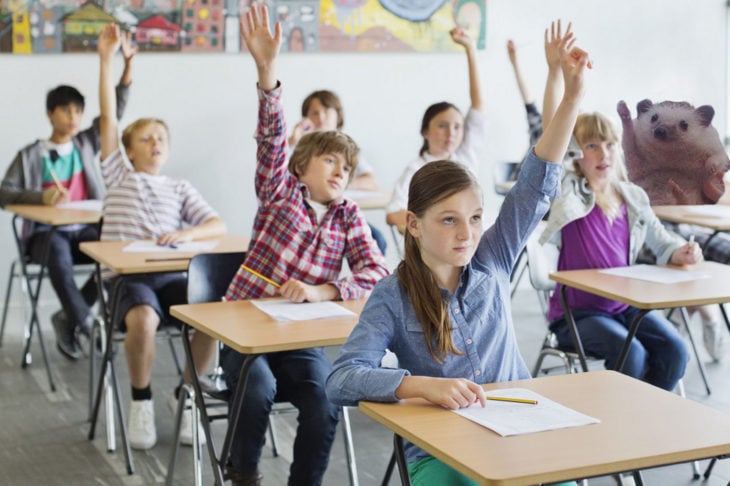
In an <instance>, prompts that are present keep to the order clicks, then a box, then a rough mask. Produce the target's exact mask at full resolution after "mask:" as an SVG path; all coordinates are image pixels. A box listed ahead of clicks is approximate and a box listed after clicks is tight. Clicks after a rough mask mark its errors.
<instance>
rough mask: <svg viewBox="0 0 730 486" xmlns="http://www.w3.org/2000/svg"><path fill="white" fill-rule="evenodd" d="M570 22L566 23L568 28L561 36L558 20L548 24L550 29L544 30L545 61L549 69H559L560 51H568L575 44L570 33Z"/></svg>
mask: <svg viewBox="0 0 730 486" xmlns="http://www.w3.org/2000/svg"><path fill="white" fill-rule="evenodd" d="M572 27H573V24H572V22H568V28H567V29H565V34H563V30H562V27H561V25H560V20H558V21H557V22H555V21H552V22H550V29H545V59H546V60H547V64H548V68H549V69H558V68H560V54H561V50H562V49H567V50H570V49H571V48H572V47H573V43H574V42H575V36H574V35H573V32H571V30H570V29H571V28H572Z"/></svg>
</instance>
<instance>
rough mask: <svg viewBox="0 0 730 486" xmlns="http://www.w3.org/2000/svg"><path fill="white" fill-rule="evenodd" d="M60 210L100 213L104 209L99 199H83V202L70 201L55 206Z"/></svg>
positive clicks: (102, 202)
mask: <svg viewBox="0 0 730 486" xmlns="http://www.w3.org/2000/svg"><path fill="white" fill-rule="evenodd" d="M56 207H57V208H60V209H79V210H82V211H96V212H97V213H100V212H101V211H102V210H103V209H104V201H101V200H99V199H85V200H83V201H70V202H65V203H61V204H56Z"/></svg>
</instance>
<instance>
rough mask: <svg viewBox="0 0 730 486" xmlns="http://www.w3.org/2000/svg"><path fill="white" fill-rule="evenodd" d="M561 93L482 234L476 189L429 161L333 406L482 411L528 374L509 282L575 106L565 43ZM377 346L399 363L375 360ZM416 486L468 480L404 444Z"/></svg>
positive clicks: (577, 66) (553, 179)
mask: <svg viewBox="0 0 730 486" xmlns="http://www.w3.org/2000/svg"><path fill="white" fill-rule="evenodd" d="M562 47H563V49H562V56H561V64H562V69H563V71H564V72H565V84H566V90H565V95H564V96H563V99H562V102H561V104H560V107H559V108H558V110H557V112H556V114H555V117H554V118H553V121H552V123H550V124H549V125H547V126H546V128H545V131H544V134H543V136H542V137H541V138H540V140H539V141H538V143H537V145H536V146H535V148H534V150H531V151H530V153H529V154H528V155H527V157H526V159H525V161H524V162H523V165H522V170H521V172H520V175H519V178H518V180H517V182H516V184H515V186H514V188H513V189H512V191H511V192H510V193H509V194H507V196H505V199H504V203H503V204H502V207H501V209H500V212H499V216H498V217H497V220H496V221H495V223H494V225H493V226H492V227H490V228H489V229H488V230H487V231H486V232H484V233H482V213H483V207H482V200H483V197H482V192H481V189H480V188H479V185H478V183H477V181H476V180H475V178H474V176H473V174H472V173H471V172H470V171H469V170H468V169H467V168H466V167H464V166H463V165H460V164H457V163H455V162H451V161H446V160H444V161H435V162H431V163H429V164H426V165H425V166H423V167H422V168H420V169H419V170H418V171H417V172H416V173H415V174H414V175H413V178H412V180H411V182H410V187H409V190H408V211H407V214H406V233H405V258H404V260H403V261H402V262H401V263H400V265H399V266H398V270H397V274H394V275H391V276H390V277H387V278H385V279H383V280H381V281H380V282H379V283H378V285H377V286H376V287H375V290H374V291H373V293H372V295H371V296H370V299H369V300H368V302H367V304H366V305H365V308H364V309H363V311H362V313H361V314H360V320H359V321H358V323H357V325H356V326H355V329H354V330H353V332H352V334H351V335H350V337H349V339H348V340H347V342H346V343H345V345H344V346H343V347H342V349H341V351H340V355H339V357H338V358H337V360H336V361H335V363H334V365H333V371H332V373H331V374H330V376H329V378H328V379H327V396H328V397H329V398H330V400H332V401H333V402H335V403H338V404H340V405H354V404H356V403H357V402H358V401H360V400H373V401H382V402H395V401H398V400H399V399H404V398H416V397H418V398H424V399H426V400H428V401H429V402H431V403H433V404H435V405H439V406H442V407H445V408H448V409H458V408H463V407H467V406H469V405H471V404H473V403H476V402H479V403H481V404H482V405H484V404H485V400H486V398H485V393H484V390H483V389H482V387H481V386H480V385H481V384H484V383H492V382H500V381H509V380H517V379H524V378H529V376H530V374H529V372H528V370H527V367H526V366H525V363H524V361H523V359H522V357H521V356H520V353H519V349H518V348H517V340H516V339H515V335H514V329H513V327H512V318H511V311H510V296H509V288H510V285H509V281H510V274H511V272H512V268H513V266H514V264H515V261H516V260H517V257H518V256H519V254H520V252H521V251H522V249H523V248H524V246H525V243H526V241H527V238H528V237H529V235H530V233H531V232H532V231H533V230H534V228H535V227H536V226H537V224H538V223H539V222H540V220H541V218H542V216H543V214H545V212H546V211H547V209H548V206H549V198H550V197H555V196H556V195H557V191H558V183H559V180H560V175H561V172H562V160H563V154H564V153H565V150H566V148H567V146H568V140H569V139H570V135H571V130H572V128H573V123H574V122H575V119H576V116H577V114H578V103H579V102H580V99H581V98H582V96H583V90H584V87H583V86H584V81H583V74H584V70H585V68H586V66H587V63H588V56H587V54H586V53H585V52H583V51H581V50H579V49H577V48H575V49H573V50H572V51H568V49H567V45H566V44H563V46H562ZM386 348H388V349H390V350H392V351H393V352H394V353H395V354H396V355H397V356H398V360H399V368H397V369H386V368H381V367H380V362H381V360H382V358H383V356H384V354H385V350H386ZM405 449H406V451H405V452H406V460H407V461H408V463H409V464H408V469H409V473H410V475H411V480H412V482H413V484H414V485H434V486H436V485H442V484H448V485H464V486H466V485H474V484H476V483H474V482H473V481H471V480H470V479H468V478H467V477H465V476H464V475H462V474H461V473H459V472H457V471H456V470H454V469H453V468H451V467H450V466H448V465H447V464H445V463H443V462H441V461H439V460H438V459H436V458H434V457H432V456H430V455H429V454H428V453H427V452H425V451H424V450H422V449H420V448H418V447H417V446H415V445H414V444H411V443H406V444H405Z"/></svg>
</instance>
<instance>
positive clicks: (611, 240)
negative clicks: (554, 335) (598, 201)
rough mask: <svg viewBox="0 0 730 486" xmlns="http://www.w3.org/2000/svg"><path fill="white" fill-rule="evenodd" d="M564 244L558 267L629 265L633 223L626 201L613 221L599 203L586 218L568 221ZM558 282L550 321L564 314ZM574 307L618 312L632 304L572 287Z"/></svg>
mask: <svg viewBox="0 0 730 486" xmlns="http://www.w3.org/2000/svg"><path fill="white" fill-rule="evenodd" d="M561 237H562V241H563V244H562V247H561V249H560V258H559V259H558V270H581V269H584V268H610V267H624V266H626V265H628V264H629V225H628V217H627V213H626V204H622V205H621V210H620V212H619V216H618V217H617V218H616V219H615V220H614V221H613V223H611V222H610V221H609V220H608V218H607V217H606V215H605V214H603V211H602V210H601V208H599V207H598V206H594V207H593V210H592V211H591V212H590V213H588V215H587V216H585V217H584V218H581V219H578V220H575V221H572V222H570V223H568V224H567V225H566V226H565V227H563V229H562V230H561ZM560 287H561V285H560V284H558V286H557V288H556V289H555V292H554V293H553V296H552V298H551V299H550V309H549V310H548V320H549V321H554V320H555V319H559V318H561V317H563V314H564V313H563V306H562V305H560ZM566 296H567V298H568V304H569V305H570V308H571V309H583V310H594V311H598V312H605V313H606V314H611V315H613V314H618V313H619V312H622V311H624V310H625V309H626V308H627V307H628V306H627V305H626V304H622V303H621V302H616V301H613V300H609V299H604V298H603V297H598V296H597V295H593V294H590V293H588V292H583V291H582V290H576V289H573V288H568V290H567V292H566Z"/></svg>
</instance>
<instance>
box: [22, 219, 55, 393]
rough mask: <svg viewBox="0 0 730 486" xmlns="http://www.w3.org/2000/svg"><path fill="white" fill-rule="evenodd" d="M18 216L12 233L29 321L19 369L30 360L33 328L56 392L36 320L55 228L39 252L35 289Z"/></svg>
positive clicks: (38, 322)
mask: <svg viewBox="0 0 730 486" xmlns="http://www.w3.org/2000/svg"><path fill="white" fill-rule="evenodd" d="M18 218H19V216H17V215H16V216H13V223H12V226H13V233H14V235H15V242H16V245H17V247H18V255H19V258H18V261H19V263H20V270H21V273H22V275H23V279H24V280H25V285H26V287H27V289H28V298H29V299H30V320H29V322H28V331H27V333H26V335H25V343H24V345H23V357H22V360H21V363H20V366H21V368H26V367H27V366H28V365H29V364H30V362H31V360H32V358H31V354H30V343H31V341H32V339H33V328H36V329H37V330H38V343H39V344H40V347H41V354H42V355H43V362H44V364H45V366H46V374H47V375H48V383H49V385H50V387H51V391H54V392H55V391H56V384H55V383H54V382H53V375H52V374H51V365H50V363H49V362H48V353H47V352H46V343H45V341H44V340H43V332H42V331H41V325H40V321H39V320H38V298H39V297H40V293H41V284H42V283H43V274H44V273H45V270H46V262H47V261H48V253H49V251H50V246H51V245H50V240H51V236H52V235H53V232H54V231H55V228H51V230H50V231H49V232H48V235H47V237H46V238H45V241H44V242H43V249H42V251H41V261H40V270H39V271H38V281H37V282H36V285H35V289H34V288H33V286H32V285H31V281H30V277H29V276H28V268H27V267H26V265H25V249H24V248H23V244H22V243H21V239H20V235H19V234H18V229H17V227H18V225H17V219H18Z"/></svg>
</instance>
